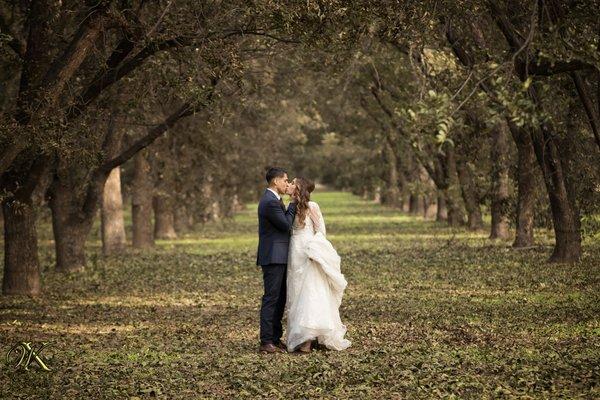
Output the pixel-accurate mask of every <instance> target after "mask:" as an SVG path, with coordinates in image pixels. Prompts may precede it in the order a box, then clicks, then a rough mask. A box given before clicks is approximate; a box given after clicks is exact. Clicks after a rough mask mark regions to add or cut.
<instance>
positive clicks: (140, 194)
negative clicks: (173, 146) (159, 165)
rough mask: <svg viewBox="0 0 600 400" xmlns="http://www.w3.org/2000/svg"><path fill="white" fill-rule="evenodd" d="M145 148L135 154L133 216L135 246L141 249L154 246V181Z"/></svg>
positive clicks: (132, 198)
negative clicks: (151, 177)
mask: <svg viewBox="0 0 600 400" xmlns="http://www.w3.org/2000/svg"><path fill="white" fill-rule="evenodd" d="M146 157H147V150H146V149H144V150H142V151H140V152H138V153H137V154H136V155H135V156H134V173H133V188H132V195H131V204H132V207H131V218H132V224H133V247H135V248H138V249H141V248H147V247H152V246H154V235H153V230H152V191H153V190H152V189H153V187H152V181H151V179H150V165H149V163H148V160H147V158H146Z"/></svg>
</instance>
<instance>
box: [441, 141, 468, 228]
mask: <svg viewBox="0 0 600 400" xmlns="http://www.w3.org/2000/svg"><path fill="white" fill-rule="evenodd" d="M444 151H445V154H443V155H438V158H439V159H440V164H441V166H442V174H443V176H444V178H443V179H444V181H445V185H444V188H443V189H444V191H445V195H446V207H447V209H448V219H447V221H448V225H450V226H458V225H462V224H464V218H465V217H464V213H463V211H462V209H461V205H460V184H459V182H458V173H457V170H456V159H455V156H454V146H452V145H450V144H448V143H446V144H445V145H444Z"/></svg>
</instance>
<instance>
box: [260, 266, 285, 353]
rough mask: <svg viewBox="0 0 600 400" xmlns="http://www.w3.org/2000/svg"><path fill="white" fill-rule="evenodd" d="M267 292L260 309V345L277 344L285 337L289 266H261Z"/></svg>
mask: <svg viewBox="0 0 600 400" xmlns="http://www.w3.org/2000/svg"><path fill="white" fill-rule="evenodd" d="M261 268H262V271H263V283H264V288H265V292H264V295H263V297H262V303H261V307H260V343H261V344H267V343H272V344H277V343H279V342H280V340H281V336H282V335H283V326H282V324H281V319H282V318H283V312H284V311H285V300H286V295H287V292H286V288H287V264H268V265H261Z"/></svg>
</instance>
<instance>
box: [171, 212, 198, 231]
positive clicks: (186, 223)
mask: <svg viewBox="0 0 600 400" xmlns="http://www.w3.org/2000/svg"><path fill="white" fill-rule="evenodd" d="M173 217H174V220H175V224H174V225H175V233H177V235H178V236H179V235H182V234H184V233H187V232H189V231H190V230H191V229H192V226H193V224H194V221H193V218H192V214H190V213H189V212H188V209H187V207H185V206H183V205H179V206H175V211H174V213H173Z"/></svg>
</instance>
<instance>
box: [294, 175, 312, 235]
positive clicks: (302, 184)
mask: <svg viewBox="0 0 600 400" xmlns="http://www.w3.org/2000/svg"><path fill="white" fill-rule="evenodd" d="M313 190H315V184H314V182H313V181H311V180H310V179H307V178H303V177H297V178H296V190H295V191H294V197H295V198H296V199H298V205H297V206H296V218H298V225H299V226H301V227H304V221H305V219H306V215H307V213H308V202H309V201H310V194H311V193H312V191H313Z"/></svg>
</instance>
